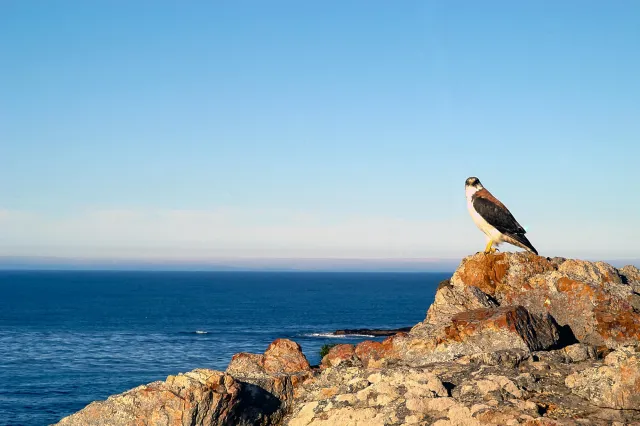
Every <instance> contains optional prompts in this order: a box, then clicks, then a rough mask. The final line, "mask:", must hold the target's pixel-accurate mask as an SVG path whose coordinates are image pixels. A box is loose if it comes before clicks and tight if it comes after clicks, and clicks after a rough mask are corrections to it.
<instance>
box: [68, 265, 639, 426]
mask: <svg viewBox="0 0 640 426" xmlns="http://www.w3.org/2000/svg"><path fill="white" fill-rule="evenodd" d="M343 331H345V332H347V331H353V330H343ZM387 331H389V330H387ZM357 334H367V333H357ZM405 424H406V425H437V426H447V425H485V424H487V425H528V426H534V425H540V426H541V425H545V426H551V425H616V426H622V425H640V270H638V269H637V268H635V267H633V266H626V267H624V268H621V269H616V268H614V267H612V266H611V265H608V264H606V263H603V262H586V261H581V260H567V259H563V258H553V259H548V258H544V257H541V256H535V255H533V254H529V253H500V254H483V253H478V254H476V255H473V256H469V257H467V258H465V259H463V261H462V263H461V264H460V266H459V267H458V269H457V270H456V272H455V273H454V274H453V276H452V277H451V279H449V280H447V281H445V282H443V283H442V284H441V285H440V286H439V288H438V290H437V293H436V297H435V301H434V302H433V304H432V305H431V307H429V310H428V312H427V315H426V318H425V320H424V321H423V322H421V323H419V324H416V325H415V326H414V327H412V328H411V329H410V330H408V331H406V330H405V331H399V332H394V333H393V334H392V335H390V336H389V337H387V338H386V339H385V340H384V341H382V342H378V341H364V342H362V343H360V344H358V345H355V346H354V345H337V346H335V347H333V348H332V349H331V350H330V352H329V353H328V355H326V356H325V357H324V358H323V359H322V363H321V365H320V366H318V367H315V368H314V367H311V366H310V365H309V363H308V362H307V359H306V358H305V356H304V354H303V353H302V351H301V348H300V346H299V345H298V344H297V343H295V342H293V341H290V340H285V339H279V340H276V341H274V342H273V343H272V344H271V345H270V346H269V347H268V348H267V350H266V351H265V352H264V353H263V354H249V353H239V354H236V355H234V356H233V358H232V359H231V362H230V363H229V366H228V367H227V370H226V371H225V372H220V371H214V370H206V369H198V370H194V371H191V372H188V373H185V374H180V375H177V376H169V377H168V378H167V380H166V381H161V382H154V383H150V384H148V385H143V386H139V387H137V388H134V389H131V390H129V391H127V392H124V393H122V394H119V395H114V396H111V397H110V398H108V399H107V400H106V401H97V402H93V403H91V404H89V405H88V406H87V407H85V408H84V409H83V410H81V411H79V412H77V413H75V414H73V415H71V416H68V417H66V418H64V419H62V420H61V421H60V422H59V423H58V425H61V426H76V425H83V426H84V425H111V426H120V425H182V426H187V425H191V426H195V425H289V426H302V425H405Z"/></svg>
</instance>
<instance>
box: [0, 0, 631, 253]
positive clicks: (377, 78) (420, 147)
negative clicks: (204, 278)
mask: <svg viewBox="0 0 640 426" xmlns="http://www.w3.org/2000/svg"><path fill="white" fill-rule="evenodd" d="M517 3H518V4H514V2H508V1H487V2H471V1H465V2H444V1H438V2H436V1H402V2H387V1H346V2H343V1H324V2H294V1H286V2H285V1H273V2H257V1H253V2H251V1H238V2H204V1H202V2H176V1H171V2H169V1H158V2H124V1H113V2H111V1H109V2H107V1H95V2H84V1H57V2H35V1H22V2H18V1H14V2H2V4H0V93H1V96H0V256H63V257H78V258H85V257H95V258H103V257H104V258H127V259H137V258H160V259H162V258H166V259H208V258H218V257H229V258H231V257H259V258H275V257H307V258H308V257H330V258H421V257H425V258H440V257H443V258H452V257H460V256H464V255H466V254H469V253H473V252H476V251H478V250H480V249H482V248H483V247H484V242H485V241H484V237H483V235H482V234H481V233H480V231H478V230H477V229H476V228H475V226H474V225H473V223H472V222H471V220H470V218H469V216H468V213H467V211H466V205H465V199H464V187H463V186H464V180H465V179H466V178H467V177H468V176H478V177H479V178H480V179H481V180H482V181H483V183H484V184H485V186H486V187H487V188H488V189H489V190H490V191H492V192H493V193H494V195H496V196H497V197H499V198H500V199H501V200H502V201H503V202H504V203H505V204H506V205H507V206H508V207H509V208H510V209H511V211H512V212H513V213H514V215H515V216H516V218H517V219H518V220H519V221H520V223H522V224H523V225H524V226H525V227H526V228H527V229H528V230H529V234H528V236H529V237H530V240H531V241H532V243H533V244H534V245H535V246H536V248H538V250H539V251H540V253H541V254H543V255H547V256H565V257H590V258H606V259H609V258H625V257H628V258H631V257H636V258H637V257H640V227H639V226H638V225H637V219H638V218H639V217H640V197H638V195H639V194H640V185H639V184H638V182H639V178H638V173H637V170H638V169H637V167H638V158H640V147H639V142H640V120H639V119H638V117H640V79H639V78H638V76H639V75H640V54H639V53H638V52H640V26H639V25H638V21H639V20H640V3H638V2H634V1H616V2H600V1H564V2H551V1H543V2H517ZM525 3H526V4H525ZM559 3H560V4H559ZM504 248H505V249H508V247H506V246H505V247H504Z"/></svg>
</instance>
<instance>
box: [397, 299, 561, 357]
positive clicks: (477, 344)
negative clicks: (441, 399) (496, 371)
mask: <svg viewBox="0 0 640 426" xmlns="http://www.w3.org/2000/svg"><path fill="white" fill-rule="evenodd" d="M389 340H390V341H389V343H390V345H387V346H390V347H392V350H391V349H388V350H387V351H386V352H385V355H386V357H387V358H397V359H400V360H402V361H404V362H407V363H409V364H411V365H424V364H427V363H430V362H442V361H448V360H452V359H455V358H458V357H461V356H464V355H471V354H477V353H483V352H494V351H501V350H507V349H521V350H523V351H527V352H528V351H537V350H542V349H549V348H551V347H553V346H555V345H557V344H558V342H559V340H560V335H559V332H558V329H557V328H556V326H555V324H554V323H553V322H552V321H551V319H550V318H549V317H548V315H546V314H544V315H532V314H530V313H529V312H527V310H526V309H525V308H523V307H521V306H505V307H499V308H483V309H474V310H472V311H465V312H461V313H458V314H456V315H454V316H453V317H452V318H451V319H450V320H449V323H446V325H445V324H440V325H436V326H431V325H429V324H423V325H422V326H421V327H417V328H415V329H414V330H413V331H412V332H411V333H409V334H407V335H398V336H394V337H392V338H390V339H389Z"/></svg>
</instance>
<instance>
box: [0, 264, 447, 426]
mask: <svg viewBox="0 0 640 426" xmlns="http://www.w3.org/2000/svg"><path fill="white" fill-rule="evenodd" d="M449 275H450V274H445V273H442V274H440V273H406V274H402V273H303V272H300V273H298V272H293V273H277V272H268V273H263V272H95V271H91V272H88V271H74V272H24V271H20V272H6V271H4V272H0V424H7V425H46V424H50V423H54V422H56V421H58V420H59V419H60V418H62V417H63V416H65V415H68V414H70V413H73V412H74V411H77V410H79V409H81V408H82V407H84V406H85V405H86V404H88V403H89V402H91V401H93V400H97V399H105V398H106V397H107V396H109V395H111V394H114V393H120V392H123V391H125V390H127V389H129V388H132V387H134V386H137V385H140V384H143V383H148V382H152V381H155V380H164V379H165V378H166V377H167V375H169V374H176V373H178V372H184V371H189V370H192V369H194V368H198V367H206V368H213V369H219V370H224V369H225V368H226V366H227V364H228V362H229V360H230V359H231V356H232V355H233V354H234V353H236V352H242V351H246V352H258V353H261V352H263V351H264V350H265V349H266V347H267V346H268V345H269V343H270V342H271V341H273V340H274V339H276V338H278V337H286V338H290V339H293V340H295V341H297V342H298V343H300V345H301V346H302V349H303V350H304V352H305V354H306V355H307V357H308V359H309V361H310V362H311V363H312V364H316V363H318V362H319V360H320V357H319V355H318V353H319V350H320V347H321V346H322V345H323V344H326V343H347V342H358V341H360V340H363V339H364V338H353V337H351V338H335V337H334V338H330V337H326V336H324V334H325V333H329V332H331V331H334V330H336V329H341V328H365V327H366V328H396V327H405V326H410V325H413V324H415V323H417V322H419V321H421V320H423V319H424V316H425V313H426V310H427V308H428V307H429V305H430V304H431V302H432V301H433V297H434V294H435V289H436V287H437V284H438V282H439V281H441V280H442V279H445V278H447V277H448V276H449Z"/></svg>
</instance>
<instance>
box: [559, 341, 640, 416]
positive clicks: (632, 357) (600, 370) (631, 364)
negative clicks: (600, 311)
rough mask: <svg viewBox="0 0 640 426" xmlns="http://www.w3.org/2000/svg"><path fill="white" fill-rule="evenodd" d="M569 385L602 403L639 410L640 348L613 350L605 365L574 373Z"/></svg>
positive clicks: (591, 399) (585, 396) (578, 392)
mask: <svg viewBox="0 0 640 426" xmlns="http://www.w3.org/2000/svg"><path fill="white" fill-rule="evenodd" d="M565 382H566V385H567V387H569V388H570V389H571V390H572V391H573V392H574V393H575V394H576V395H579V396H581V397H583V398H586V399H588V400H590V401H592V402H593V403H594V404H596V405H597V406H600V407H608V408H623V409H630V410H640V350H639V349H637V348H633V347H625V348H621V349H618V350H616V351H613V352H611V353H610V354H609V355H607V356H606V358H605V359H604V365H601V366H598V367H593V368H588V369H585V370H582V371H580V372H576V373H573V374H571V375H570V376H568V377H567V379H566V381H565Z"/></svg>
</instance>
